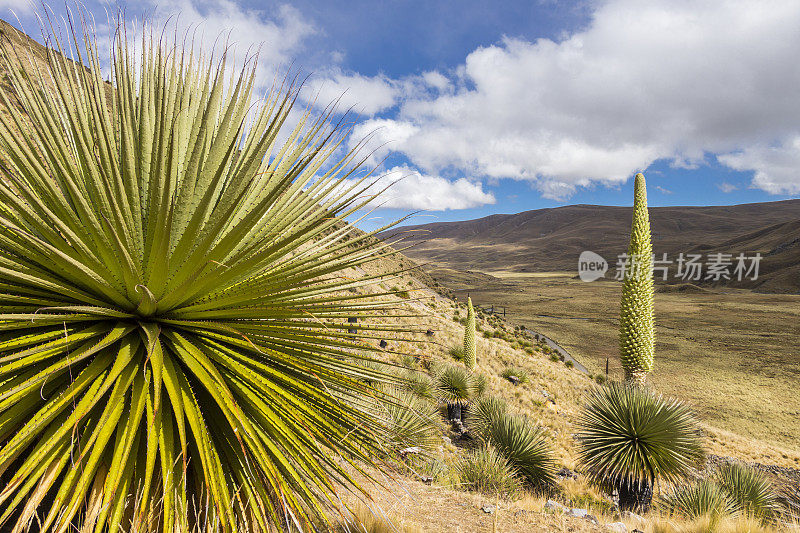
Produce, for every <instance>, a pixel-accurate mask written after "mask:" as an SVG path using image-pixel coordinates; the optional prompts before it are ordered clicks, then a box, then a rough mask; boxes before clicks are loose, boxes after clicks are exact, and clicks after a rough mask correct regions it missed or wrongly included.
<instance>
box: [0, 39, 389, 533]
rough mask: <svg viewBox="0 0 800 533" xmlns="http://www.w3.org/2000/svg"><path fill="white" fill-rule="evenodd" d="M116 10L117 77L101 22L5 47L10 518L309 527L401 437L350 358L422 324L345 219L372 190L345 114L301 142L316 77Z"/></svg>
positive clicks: (2, 319)
mask: <svg viewBox="0 0 800 533" xmlns="http://www.w3.org/2000/svg"><path fill="white" fill-rule="evenodd" d="M117 30H118V31H117V33H116V40H115V43H114V46H113V47H112V51H113V54H112V55H113V57H112V61H111V65H112V74H113V75H112V77H111V82H106V81H104V80H105V79H104V77H103V74H102V73H101V70H100V66H99V60H98V54H97V49H96V45H95V42H94V41H93V40H92V38H91V36H90V33H91V32H90V31H89V30H88V29H86V28H85V27H84V32H83V35H82V36H78V37H76V38H75V40H76V41H79V44H76V43H75V42H72V41H70V43H67V44H66V45H65V46H66V48H70V49H71V50H72V52H71V53H72V54H74V56H75V60H76V61H75V62H72V61H71V60H69V59H67V58H65V57H64V53H65V50H63V49H62V45H61V43H60V42H59V40H58V39H56V38H55V37H54V35H55V33H54V32H53V31H52V28H51V29H50V34H49V39H50V40H49V44H50V45H51V46H52V47H51V48H48V49H47V51H46V53H45V61H44V64H43V66H42V65H39V66H36V65H35V64H29V63H26V62H25V60H24V59H20V56H23V57H26V56H27V54H28V53H29V51H28V50H19V49H12V48H10V47H9V46H5V47H4V48H3V61H4V63H5V66H6V72H7V74H8V76H9V77H10V82H11V85H12V86H13V91H14V94H9V93H8V92H6V91H3V92H2V93H0V96H1V97H2V99H3V102H4V103H5V105H6V111H7V114H0V149H1V150H2V151H1V152H0V160H1V161H2V169H3V175H2V180H0V287H2V290H1V291H0V329H2V333H1V334H0V474H1V475H2V478H1V479H0V482H2V484H1V485H0V490H2V492H0V524H2V525H1V526H0V528H2V529H3V530H4V531H5V530H6V528H8V527H10V524H13V523H16V524H25V523H26V522H27V521H29V520H31V518H32V516H33V515H34V514H38V515H39V516H40V517H41V520H42V531H65V530H66V529H68V528H70V527H73V526H74V525H75V524H76V523H77V522H80V525H81V526H82V527H84V528H87V529H91V528H92V526H93V525H94V524H96V531H103V530H107V531H116V530H117V529H118V527H119V525H120V523H121V521H122V519H123V517H124V518H125V520H127V521H128V522H125V523H124V524H122V526H123V527H129V524H131V523H133V524H134V525H136V524H138V526H137V528H138V530H148V531H149V530H155V529H159V530H163V531H169V532H172V531H175V530H188V528H189V527H190V524H187V520H188V518H187V508H188V507H189V505H191V504H192V503H193V504H194V505H198V504H199V503H201V502H202V506H199V508H201V509H202V510H201V518H202V517H204V516H206V514H207V515H208V517H211V518H213V519H214V520H216V521H217V522H218V523H219V526H220V529H221V530H223V531H233V530H235V529H236V527H237V524H241V523H244V522H245V521H246V522H247V523H248V524H249V527H250V528H252V529H254V530H267V529H268V527H270V526H269V523H270V522H272V523H284V524H287V527H288V524H293V526H292V527H297V528H300V529H307V527H308V524H310V523H311V519H312V518H316V517H318V515H320V514H321V513H323V512H324V510H325V509H326V505H327V504H329V503H332V502H336V501H339V500H338V497H337V496H336V495H335V494H334V493H335V492H336V491H338V490H340V489H341V488H342V487H344V488H345V489H347V490H352V491H358V490H359V489H358V487H357V485H356V483H355V482H354V481H353V478H352V477H351V474H350V473H349V472H352V468H355V469H358V468H359V466H358V465H359V464H362V463H361V462H360V461H365V462H370V461H371V460H372V457H373V456H376V455H377V454H379V453H380V452H381V450H382V449H383V448H382V439H383V438H384V436H385V434H386V431H385V427H383V426H382V423H381V421H380V420H377V419H376V418H374V417H372V416H370V415H369V413H368V412H365V411H364V410H362V409H360V408H359V407H358V402H357V401H356V400H357V399H358V398H359V397H363V396H364V395H375V394H377V391H376V390H375V389H374V388H372V387H370V386H368V385H366V384H365V383H364V381H363V378H364V374H365V372H368V371H366V370H365V369H364V367H362V366H359V365H357V364H355V363H353V362H352V358H348V356H349V355H350V354H352V353H353V351H354V349H355V348H359V349H368V346H369V343H364V342H363V341H364V340H369V339H370V337H371V336H374V337H378V336H379V335H378V333H379V332H380V331H381V330H382V329H385V330H392V331H402V329H401V328H399V326H398V327H394V326H391V325H381V324H382V322H377V321H375V320H372V321H371V322H372V323H370V319H371V318H375V317H377V316H378V315H379V314H380V313H382V312H383V309H384V307H385V306H387V305H391V304H389V303H386V302H385V301H384V300H383V299H381V295H382V293H381V292H380V291H379V290H378V289H375V290H373V291H372V294H369V293H368V292H364V291H361V292H359V291H356V292H355V293H354V292H353V291H349V290H348V289H352V288H359V287H363V286H366V285H368V284H371V283H373V282H374V281H375V279H377V277H375V278H371V277H368V276H366V275H363V276H361V277H358V275H356V278H352V277H347V276H345V275H343V274H342V272H343V271H345V270H346V269H350V270H347V272H354V271H355V269H354V267H358V266H359V265H362V264H364V263H365V262H367V261H371V260H374V259H376V258H378V257H380V256H381V255H382V254H383V253H384V252H385V251H386V250H385V249H384V248H383V247H382V246H384V245H379V246H376V245H375V242H376V241H375V239H374V237H372V234H361V233H358V232H355V231H354V230H353V229H352V227H351V226H349V225H348V224H346V223H343V219H344V218H345V217H348V216H351V215H353V213H355V212H356V211H357V210H358V209H360V208H362V207H364V206H365V205H366V203H367V202H369V201H370V200H372V199H373V196H372V195H371V193H370V194H365V193H364V189H365V185H366V182H365V181H363V180H364V177H363V176H362V177H360V178H354V172H355V170H354V169H355V168H356V167H357V165H358V163H359V161H358V160H357V159H356V155H355V154H354V153H353V152H349V153H347V154H346V155H344V156H341V157H337V158H334V153H335V152H337V150H338V149H339V146H340V144H341V142H342V141H343V138H344V136H345V134H346V131H343V130H342V129H341V128H338V127H337V126H336V125H335V124H332V123H331V121H330V117H331V116H332V115H330V114H327V115H324V116H321V117H316V118H315V117H313V116H311V115H310V114H309V113H308V112H306V113H305V114H302V113H301V115H302V117H301V119H300V121H299V123H298V124H297V126H296V127H294V128H293V129H291V131H290V132H288V140H286V141H285V142H279V141H278V139H279V131H280V130H281V128H282V126H283V125H284V124H285V123H286V121H287V118H288V117H289V112H290V109H291V108H292V104H293V102H294V100H295V98H296V95H297V86H295V85H293V84H291V83H288V82H287V84H285V85H284V86H279V87H277V88H274V89H273V90H272V91H270V92H269V93H268V94H267V95H266V96H265V97H264V98H263V99H261V100H260V101H259V103H258V104H257V105H253V104H252V102H253V98H252V93H253V86H254V72H255V70H254V69H255V63H254V62H250V63H249V64H248V65H246V66H245V68H242V70H241V71H240V72H239V74H238V75H233V76H229V69H228V67H227V66H226V59H225V56H223V57H222V58H221V60H215V59H213V58H211V59H203V58H201V57H200V56H199V54H198V53H197V52H196V51H195V52H193V51H192V50H191V49H187V48H185V47H184V48H181V46H179V45H178V46H176V45H174V44H169V43H167V42H166V40H165V39H163V38H162V39H161V40H159V39H158V33H155V35H153V31H152V30H151V32H150V33H148V32H145V36H144V38H143V43H142V47H141V53H140V54H136V55H134V53H133V52H132V49H133V46H132V45H131V43H130V42H128V41H127V40H126V39H127V37H126V32H125V29H124V24H121V25H120V27H118V28H117ZM155 31H156V32H157V31H158V30H155ZM73 35H74V34H73ZM59 52H61V53H59ZM20 65H25V68H26V71H24V72H23V71H22V70H20ZM84 67H85V68H84ZM39 80H41V81H39ZM227 80H230V81H227ZM12 100H13V104H12ZM355 315H357V316H359V317H360V318H361V319H362V320H364V321H366V322H365V325H364V326H363V327H359V329H358V334H357V335H356V336H355V337H353V336H350V335H348V334H347V329H348V327H349V326H348V325H347V323H346V322H347V318H348V317H351V316H355ZM373 344H374V343H373ZM365 346H366V348H365ZM373 374H374V372H373ZM373 377H375V376H373ZM387 379H389V378H387ZM383 381H386V380H383ZM350 399H352V400H353V402H350V401H349V400H350ZM342 459H344V461H342ZM346 463H350V464H351V465H352V468H349V467H347V466H346ZM134 500H135V501H136V502H137V503H138V506H137V508H138V511H137V512H136V514H135V515H133V514H132V512H131V511H130V506H131V505H132V502H133V501H134ZM130 527H133V526H130Z"/></svg>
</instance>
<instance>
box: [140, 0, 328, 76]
mask: <svg viewBox="0 0 800 533" xmlns="http://www.w3.org/2000/svg"><path fill="white" fill-rule="evenodd" d="M146 2H147V3H148V4H149V5H150V6H151V7H152V10H153V13H152V16H151V17H150V20H151V21H152V23H153V25H154V26H155V27H156V28H157V27H159V26H160V25H163V24H169V26H168V27H169V28H174V25H175V23H176V21H177V26H178V34H179V35H180V34H182V33H183V32H185V31H186V30H187V29H188V30H191V31H190V32H189V36H190V37H191V36H192V35H194V38H195V45H196V46H197V45H199V46H200V47H201V48H203V49H204V50H205V51H206V52H210V51H211V50H212V49H216V51H219V50H221V47H222V46H223V45H224V44H225V43H226V42H227V44H229V45H230V46H231V51H232V55H233V57H234V58H235V59H236V61H237V64H238V65H241V62H242V61H243V59H244V57H245V55H246V54H247V53H251V54H253V53H255V52H258V66H257V70H256V85H257V87H258V88H259V89H262V90H263V89H264V88H267V87H269V86H270V85H272V83H273V81H274V79H275V77H276V76H281V75H283V73H284V72H286V71H287V70H288V69H289V68H290V66H291V63H292V61H293V60H294V59H295V58H296V57H297V55H298V54H299V52H300V51H301V49H302V47H303V43H304V41H305V40H306V39H307V38H309V37H310V36H311V35H313V34H315V33H316V31H317V30H316V29H315V28H314V26H313V25H312V24H311V23H310V22H309V21H307V20H305V19H304V18H303V16H302V14H301V13H300V12H299V11H298V10H297V9H295V8H294V7H292V6H290V5H282V6H279V7H277V8H275V9H270V10H261V9H249V8H246V7H243V6H240V5H239V4H238V3H236V2H234V1H233V0H200V1H197V0H163V1H162V0H146ZM278 81H280V80H278Z"/></svg>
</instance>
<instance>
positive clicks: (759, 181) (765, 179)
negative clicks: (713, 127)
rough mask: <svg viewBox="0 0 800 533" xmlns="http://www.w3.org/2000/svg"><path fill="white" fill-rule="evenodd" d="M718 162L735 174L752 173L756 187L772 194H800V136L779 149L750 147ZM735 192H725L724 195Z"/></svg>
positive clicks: (775, 146) (720, 157)
mask: <svg viewBox="0 0 800 533" xmlns="http://www.w3.org/2000/svg"><path fill="white" fill-rule="evenodd" d="M718 159H719V160H720V162H722V163H723V164H724V165H727V166H729V167H731V168H733V169H735V170H752V171H753V172H754V174H753V186H754V187H757V188H759V189H763V190H765V191H767V192H769V193H772V194H798V193H800V135H797V136H795V137H793V138H791V139H788V140H787V141H785V142H783V143H781V144H778V145H774V146H764V145H756V146H751V147H748V148H745V149H744V150H742V151H740V152H737V153H732V154H725V155H722V156H719V157H718ZM723 186H728V184H723ZM720 188H722V186H720ZM735 189H736V188H735V187H734V188H733V189H730V190H726V189H725V188H722V190H723V192H730V191H731V190H735Z"/></svg>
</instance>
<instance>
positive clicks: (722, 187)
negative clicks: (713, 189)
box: [717, 181, 739, 194]
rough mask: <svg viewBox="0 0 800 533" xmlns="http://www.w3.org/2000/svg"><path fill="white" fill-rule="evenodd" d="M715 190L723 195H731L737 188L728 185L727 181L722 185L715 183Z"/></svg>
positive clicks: (730, 184)
mask: <svg viewBox="0 0 800 533" xmlns="http://www.w3.org/2000/svg"><path fill="white" fill-rule="evenodd" d="M717 189H719V190H721V191H722V192H724V193H725V194H728V193H732V192H733V191H738V190H739V187H737V186H736V185H734V184H733V183H728V182H727V181H723V182H722V183H717Z"/></svg>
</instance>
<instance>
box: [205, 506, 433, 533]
mask: <svg viewBox="0 0 800 533" xmlns="http://www.w3.org/2000/svg"><path fill="white" fill-rule="evenodd" d="M350 512H351V513H352V516H351V517H349V518H348V519H345V518H342V519H340V520H338V521H337V522H335V523H334V524H332V525H328V524H318V525H316V528H315V531H325V532H327V533H353V532H354V531H358V533H418V532H419V531H421V530H420V529H418V528H416V527H411V526H405V525H402V524H401V522H399V521H398V520H396V519H395V518H394V517H392V516H387V515H385V514H383V513H382V512H380V511H372V510H370V508H369V507H367V506H366V505H365V504H363V503H358V504H356V506H355V507H351V508H350ZM209 530H210V528H209Z"/></svg>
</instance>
